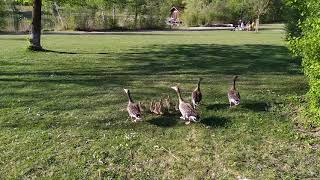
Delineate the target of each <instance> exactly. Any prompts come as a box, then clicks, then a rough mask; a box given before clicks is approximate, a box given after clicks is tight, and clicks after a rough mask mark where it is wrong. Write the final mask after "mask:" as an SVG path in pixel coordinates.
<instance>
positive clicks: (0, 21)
mask: <svg viewBox="0 0 320 180" xmlns="http://www.w3.org/2000/svg"><path fill="white" fill-rule="evenodd" d="M5 10H6V9H5V3H4V1H0V31H1V28H3V26H4V25H5V16H6V12H5Z"/></svg>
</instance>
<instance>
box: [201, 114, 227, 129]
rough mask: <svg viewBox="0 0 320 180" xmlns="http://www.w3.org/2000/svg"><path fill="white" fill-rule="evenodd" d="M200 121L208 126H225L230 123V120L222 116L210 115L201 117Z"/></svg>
mask: <svg viewBox="0 0 320 180" xmlns="http://www.w3.org/2000/svg"><path fill="white" fill-rule="evenodd" d="M200 123H202V124H204V125H206V126H209V127H226V126H227V125H228V124H229V123H230V120H229V119H227V118H224V117H216V116H211V117H206V118H204V119H202V120H201V121H200Z"/></svg>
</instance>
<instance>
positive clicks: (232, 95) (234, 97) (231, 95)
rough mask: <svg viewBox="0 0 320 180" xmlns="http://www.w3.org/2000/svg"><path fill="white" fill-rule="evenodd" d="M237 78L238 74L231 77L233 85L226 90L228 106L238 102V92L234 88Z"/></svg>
mask: <svg viewBox="0 0 320 180" xmlns="http://www.w3.org/2000/svg"><path fill="white" fill-rule="evenodd" d="M237 79H238V76H234V77H233V85H232V86H231V88H230V89H229V91H228V99H229V103H230V107H232V104H234V105H235V106H237V105H239V104H240V93H239V92H238V91H237V89H236V80H237Z"/></svg>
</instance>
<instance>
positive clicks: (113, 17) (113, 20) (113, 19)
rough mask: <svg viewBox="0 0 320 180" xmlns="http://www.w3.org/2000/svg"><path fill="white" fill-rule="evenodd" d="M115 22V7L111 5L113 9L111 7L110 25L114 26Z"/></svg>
mask: <svg viewBox="0 0 320 180" xmlns="http://www.w3.org/2000/svg"><path fill="white" fill-rule="evenodd" d="M115 22H116V7H115V6H114V4H113V7H112V24H115Z"/></svg>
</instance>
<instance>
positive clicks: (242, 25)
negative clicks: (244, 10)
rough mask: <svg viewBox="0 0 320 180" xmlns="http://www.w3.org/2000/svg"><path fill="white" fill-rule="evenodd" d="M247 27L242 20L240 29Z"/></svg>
mask: <svg viewBox="0 0 320 180" xmlns="http://www.w3.org/2000/svg"><path fill="white" fill-rule="evenodd" d="M244 29H245V27H244V23H243V22H242V21H241V24H240V30H241V31H243V30H244Z"/></svg>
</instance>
